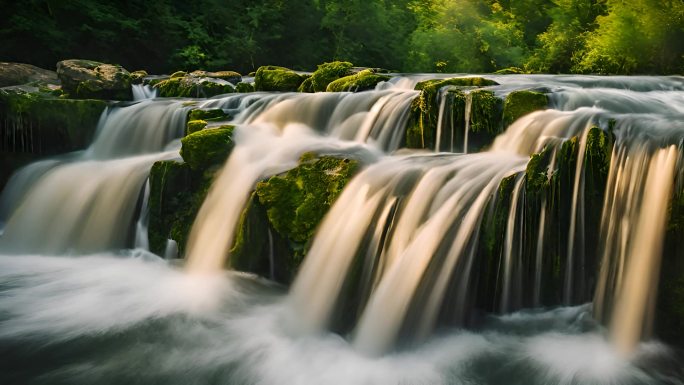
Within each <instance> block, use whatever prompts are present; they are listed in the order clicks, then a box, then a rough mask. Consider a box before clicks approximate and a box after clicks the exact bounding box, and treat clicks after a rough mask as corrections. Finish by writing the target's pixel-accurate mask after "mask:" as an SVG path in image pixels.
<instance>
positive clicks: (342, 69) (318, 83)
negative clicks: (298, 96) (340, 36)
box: [299, 61, 354, 92]
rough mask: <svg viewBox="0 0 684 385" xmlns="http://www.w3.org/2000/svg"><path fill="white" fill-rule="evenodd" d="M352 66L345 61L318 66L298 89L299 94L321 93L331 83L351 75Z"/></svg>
mask: <svg viewBox="0 0 684 385" xmlns="http://www.w3.org/2000/svg"><path fill="white" fill-rule="evenodd" d="M353 68H354V65H353V64H352V63H350V62H346V61H334V62H331V63H323V64H319V65H318V69H317V70H316V71H315V72H314V73H313V74H311V77H309V78H307V79H306V80H305V81H304V82H303V83H302V84H301V86H300V87H299V91H300V92H323V91H325V90H326V89H327V88H328V84H330V83H331V82H333V81H335V80H337V79H339V78H343V77H345V76H349V75H353V74H354V72H353V71H352V70H353Z"/></svg>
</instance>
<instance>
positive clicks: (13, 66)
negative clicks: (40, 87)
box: [0, 62, 59, 87]
mask: <svg viewBox="0 0 684 385" xmlns="http://www.w3.org/2000/svg"><path fill="white" fill-rule="evenodd" d="M34 82H38V83H43V84H59V79H58V78H57V73H56V72H54V71H49V70H46V69H42V68H39V67H36V66H33V65H30V64H24V63H7V62H0V87H7V86H16V85H20V84H26V83H34Z"/></svg>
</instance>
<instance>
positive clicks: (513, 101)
mask: <svg viewBox="0 0 684 385" xmlns="http://www.w3.org/2000/svg"><path fill="white" fill-rule="evenodd" d="M548 104H549V97H548V96H547V95H546V94H543V93H541V92H536V91H527V90H522V91H513V92H511V93H510V94H508V96H506V100H505V101H504V107H503V120H504V125H505V126H506V127H508V126H510V125H511V124H512V123H513V122H515V121H516V120H518V119H519V118H521V117H522V116H524V115H527V114H529V113H530V112H533V111H537V110H543V109H545V108H547V106H548Z"/></svg>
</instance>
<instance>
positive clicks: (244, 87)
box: [235, 82, 254, 94]
mask: <svg viewBox="0 0 684 385" xmlns="http://www.w3.org/2000/svg"><path fill="white" fill-rule="evenodd" d="M235 92H240V93H243V94H244V93H247V92H254V85H253V84H252V83H245V82H240V83H238V84H237V85H236V86H235Z"/></svg>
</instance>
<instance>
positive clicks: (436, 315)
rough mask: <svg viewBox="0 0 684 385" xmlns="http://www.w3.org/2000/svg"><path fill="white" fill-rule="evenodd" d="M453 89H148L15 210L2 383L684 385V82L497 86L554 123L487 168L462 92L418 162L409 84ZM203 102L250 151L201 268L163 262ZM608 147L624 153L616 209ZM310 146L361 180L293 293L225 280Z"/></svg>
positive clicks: (0, 233) (390, 85)
mask: <svg viewBox="0 0 684 385" xmlns="http://www.w3.org/2000/svg"><path fill="white" fill-rule="evenodd" d="M451 76H453V75H451ZM435 77H444V78H446V77H447V76H446V75H444V76H443V75H442V74H440V75H433V74H419V75H405V76H403V75H397V76H395V77H393V78H392V79H391V80H390V81H389V82H386V83H381V84H380V85H378V87H377V88H376V90H372V91H366V92H360V93H347V92H344V93H317V94H301V93H260V92H257V93H248V94H228V95H223V96H218V97H214V98H211V99H200V100H175V99H166V98H156V95H155V93H154V92H153V90H151V89H150V88H145V86H135V87H134V96H135V99H136V100H135V101H134V102H132V103H128V104H119V105H112V106H110V107H108V108H107V110H106V111H105V112H104V113H103V115H102V117H101V119H100V122H99V124H98V127H97V133H96V136H95V139H94V140H93V143H92V144H91V145H90V146H89V147H88V148H87V149H85V150H84V151H80V152H76V153H71V154H65V155H62V156H58V157H54V158H51V159H46V160H42V161H39V162H36V163H33V164H31V165H29V166H27V167H24V168H22V169H20V170H19V171H17V172H16V173H15V174H14V175H13V177H12V178H11V180H10V182H9V183H8V185H7V186H6V187H5V189H4V190H3V192H2V195H1V196H0V227H1V228H0V355H1V356H2V357H3V359H2V360H0V383H7V384H14V383H17V384H20V383H31V384H121V383H141V384H176V383H177V384H188V383H196V384H210V383H211V384H213V383H225V384H304V385H306V384H320V383H325V384H520V385H522V384H539V385H541V384H621V385H622V384H635V385H636V384H684V363H683V362H682V359H681V355H678V353H677V352H676V350H675V349H674V348H673V347H671V346H669V345H668V341H658V340H654V339H652V338H651V337H652V331H653V325H654V322H655V321H654V318H655V314H656V313H655V312H656V302H657V298H658V292H657V288H658V284H659V282H658V280H659V277H660V271H661V261H662V259H663V253H664V246H663V245H664V240H665V236H666V230H667V226H668V219H669V207H670V204H671V200H672V197H673V195H674V194H675V193H676V191H679V190H681V186H682V185H683V184H684V180H682V172H681V170H682V164H683V163H682V161H683V160H684V159H683V153H682V150H683V148H682V143H683V142H684V119H683V118H684V79H682V78H681V77H590V76H587V77H584V76H550V75H548V76H547V75H543V76H524V75H510V76H491V78H492V79H494V80H496V81H497V82H499V83H500V85H498V86H490V87H487V88H486V89H488V90H491V91H493V92H494V94H495V95H496V96H497V97H501V98H504V97H506V95H508V94H510V93H511V92H514V91H516V90H523V89H535V90H542V91H544V92H547V93H548V95H549V105H548V107H549V108H548V109H546V110H542V111H537V112H533V113H531V114H528V115H525V116H523V117H522V118H520V119H518V120H516V121H515V122H513V123H512V124H511V125H510V126H509V127H506V128H505V131H503V132H502V133H501V134H500V135H498V136H497V137H496V139H495V140H494V141H493V143H491V145H490V146H488V147H487V148H486V150H484V151H480V152H473V151H474V150H476V148H475V147H473V146H472V142H471V144H469V139H468V138H469V131H470V130H471V128H470V127H471V124H470V116H471V114H472V113H473V111H474V107H475V106H474V105H473V103H475V101H476V99H474V98H473V97H472V96H471V95H470V93H469V92H471V91H472V90H471V89H467V90H465V91H466V113H465V118H466V121H465V122H458V123H459V124H456V123H457V122H455V120H454V119H455V116H454V113H453V111H452V110H451V107H450V106H451V103H452V102H453V100H452V99H450V96H449V95H450V93H449V92H445V91H444V90H443V92H439V97H438V98H437V99H438V100H437V101H436V102H437V103H438V107H439V108H438V111H439V113H438V114H437V119H438V121H437V126H436V129H437V140H436V143H435V146H434V148H432V149H431V150H421V151H412V150H407V149H404V148H403V147H404V146H405V137H406V127H407V124H408V122H409V120H410V108H411V103H412V102H413V100H414V99H415V98H416V97H417V96H418V94H419V92H418V91H414V90H413V87H414V86H415V85H416V84H417V83H418V82H419V81H421V80H425V79H430V78H435ZM197 107H199V108H221V109H223V110H224V111H225V112H228V113H230V115H231V116H234V118H232V120H231V124H234V125H235V126H236V128H235V131H234V134H233V135H234V136H233V139H234V141H235V143H236V145H235V148H234V150H233V151H232V153H231V155H230V157H229V158H228V160H227V161H226V163H225V165H224V166H223V167H222V168H221V169H220V170H219V171H218V172H217V175H216V179H215V181H214V183H213V184H212V187H211V188H210V190H209V193H208V196H207V198H206V199H205V201H204V203H203V204H202V207H201V209H200V211H199V214H198V215H197V218H196V219H195V223H194V224H193V227H192V230H191V232H190V236H189V242H188V248H187V252H186V255H185V260H176V259H164V258H162V257H163V256H161V257H160V256H157V255H154V254H152V253H150V252H149V251H148V250H147V248H148V241H147V233H146V231H147V227H146V226H147V225H146V221H147V218H148V217H147V215H148V213H147V201H148V199H149V185H148V183H147V177H148V174H149V171H150V168H151V167H152V165H153V164H154V162H156V161H160V160H172V159H174V160H180V155H179V149H180V143H179V139H180V137H182V135H183V132H184V128H185V123H186V116H187V113H188V111H189V110H190V109H192V108H197ZM461 123H464V124H461ZM459 127H460V128H459ZM463 127H465V130H464V131H463V132H456V130H457V129H459V130H460V129H462V128H463ZM597 135H603V136H600V137H601V138H604V139H603V140H605V141H610V142H611V143H612V144H613V145H612V153H606V154H603V155H605V157H606V159H607V163H606V164H607V165H609V169H606V170H603V171H600V172H604V171H605V178H606V180H607V182H606V185H605V186H604V187H605V188H603V187H602V189H601V191H604V190H605V194H603V195H601V197H602V200H600V201H597V200H596V195H595V194H594V193H595V191H598V190H596V189H597V187H596V186H595V185H594V184H595V180H596V178H595V176H594V173H595V172H598V171H595V170H594V169H593V168H592V167H593V166H594V165H595V164H596V163H595V162H597V160H596V159H597V158H596V157H597V156H599V155H601V154H602V153H601V154H598V153H597V152H596V151H597V149H596V143H597V142H596V140H597V139H596V138H597ZM432 150H436V151H432ZM306 152H316V153H318V154H322V155H333V156H335V155H339V156H344V157H350V158H354V159H357V160H359V162H360V163H361V164H362V166H363V167H362V169H361V171H360V172H359V173H358V174H357V175H356V176H354V178H353V179H352V180H351V181H350V182H349V183H348V184H347V185H346V187H345V188H344V190H343V192H342V193H341V195H340V196H339V197H338V199H337V200H336V201H335V203H334V204H333V205H332V207H331V208H330V210H329V212H328V213H327V214H326V215H325V217H324V219H323V221H322V223H321V224H320V225H319V227H318V228H317V230H316V233H315V235H314V238H313V241H312V242H311V244H310V247H309V250H308V252H307V254H306V258H305V259H304V262H303V264H302V266H301V267H300V269H299V272H298V274H297V276H296V278H295V280H294V282H293V283H292V285H291V287H289V288H286V287H283V286H281V285H280V284H277V283H274V282H272V281H270V280H268V279H266V278H262V277H257V276H255V275H251V274H247V273H241V272H234V271H229V270H226V269H225V268H224V266H226V262H227V260H228V259H229V258H230V252H229V250H230V249H231V246H232V243H233V241H234V238H235V232H236V230H237V229H236V227H237V225H238V221H239V218H240V215H241V214H242V211H243V209H244V207H245V204H246V203H247V200H248V199H249V196H250V194H251V193H252V191H254V188H255V185H256V183H257V182H258V181H260V180H263V179H264V178H267V177H269V176H272V175H276V174H279V173H282V172H285V171H287V170H289V169H291V168H293V167H295V166H296V165H297V162H298V159H299V158H300V156H301V155H302V154H304V153H306ZM597 154H598V155H597ZM603 155H601V156H603ZM537 161H541V162H543V163H542V166H543V168H542V170H541V172H537V174H535V175H536V179H535V180H538V182H536V183H539V184H541V185H544V186H547V187H545V188H547V189H546V190H543V191H546V192H543V193H540V192H539V191H541V190H534V188H535V187H534V186H533V185H532V183H533V182H532V180H531V178H532V177H533V175H532V174H530V172H531V171H530V170H533V167H535V164H536V163H534V162H537ZM558 186H561V187H562V189H561V187H558ZM539 194H542V195H539ZM559 201H562V202H565V203H562V204H560V203H558V202H559ZM591 218H597V219H596V221H595V222H596V223H595V226H596V228H594V227H592V226H594V225H592V223H593V222H592V220H591ZM597 234H598V235H597ZM264 239H268V240H269V242H270V246H271V249H272V247H273V235H272V234H271V233H269V234H268V235H267V236H265V238H264ZM170 245H173V244H172V243H170ZM248 247H249V245H248ZM171 248H173V247H171ZM174 254H175V249H173V250H170V251H169V252H168V255H169V256H171V255H174ZM270 258H271V259H273V258H274V256H273V254H272V253H271V256H270ZM558 261H560V262H558Z"/></svg>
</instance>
